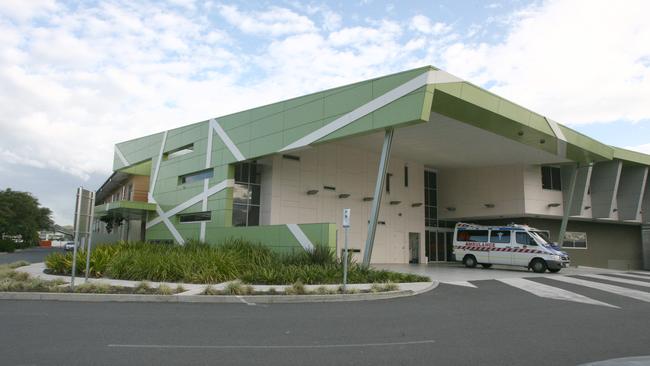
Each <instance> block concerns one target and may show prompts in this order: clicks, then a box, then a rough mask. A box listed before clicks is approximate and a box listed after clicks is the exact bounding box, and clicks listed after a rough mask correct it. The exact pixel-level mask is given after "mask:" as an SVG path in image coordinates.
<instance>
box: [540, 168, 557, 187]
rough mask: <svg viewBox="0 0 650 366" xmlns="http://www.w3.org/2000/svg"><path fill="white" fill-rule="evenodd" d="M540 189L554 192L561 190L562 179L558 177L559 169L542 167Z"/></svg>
mask: <svg viewBox="0 0 650 366" xmlns="http://www.w3.org/2000/svg"><path fill="white" fill-rule="evenodd" d="M542 188H543V189H551V190H554V191H561V190H562V178H561V176H560V168H557V167H552V166H543V167H542Z"/></svg>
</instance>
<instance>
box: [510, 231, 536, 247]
mask: <svg viewBox="0 0 650 366" xmlns="http://www.w3.org/2000/svg"><path fill="white" fill-rule="evenodd" d="M515 240H516V241H517V244H521V245H537V243H535V239H533V237H532V236H530V235H528V233H527V232H525V231H517V233H516V234H515Z"/></svg>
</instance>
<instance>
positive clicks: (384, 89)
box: [113, 66, 650, 248]
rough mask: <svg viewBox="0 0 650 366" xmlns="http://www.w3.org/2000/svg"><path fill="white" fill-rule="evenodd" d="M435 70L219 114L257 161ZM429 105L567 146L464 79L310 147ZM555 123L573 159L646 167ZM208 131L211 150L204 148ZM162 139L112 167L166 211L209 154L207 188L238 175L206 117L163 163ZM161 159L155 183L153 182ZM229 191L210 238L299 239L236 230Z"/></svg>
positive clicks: (420, 115)
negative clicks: (143, 182)
mask: <svg viewBox="0 0 650 366" xmlns="http://www.w3.org/2000/svg"><path fill="white" fill-rule="evenodd" d="M435 70H437V69H436V68H434V67H431V66H427V67H422V68H418V69H413V70H407V71H404V72H401V73H397V74H393V75H388V76H384V77H380V78H376V79H371V80H366V81H362V82H358V83H354V84H350V85H345V86H342V87H338V88H333V89H329V90H325V91H322V92H318V93H313V94H309V95H305V96H301V97H298V98H293V99H289V100H285V101H281V102H278V103H273V104H269V105H265V106H261V107H258V108H254V109H251V110H246V111H242V112H238V113H233V114H230V115H226V116H222V117H218V118H215V120H216V123H218V124H219V125H220V126H221V127H222V128H223V130H224V131H225V133H226V134H227V136H228V137H229V139H230V140H231V141H232V142H233V144H234V145H235V146H236V148H237V149H238V150H239V151H240V153H241V154H242V155H243V156H244V158H245V159H254V158H257V157H261V156H266V155H270V154H274V153H278V152H279V151H281V150H282V149H283V148H285V147H286V146H288V145H290V144H292V143H295V142H296V141H298V140H300V139H301V138H303V137H305V136H307V135H309V134H311V133H312V132H314V131H317V130H319V129H321V128H323V127H324V126H327V125H328V124H330V123H332V122H333V121H336V120H337V119H339V118H341V117H342V116H345V115H346V114H347V113H350V112H352V111H354V110H355V109H357V108H359V107H361V106H364V105H365V104H367V103H369V102H373V101H374V102H373V103H375V104H376V105H377V106H378V105H379V104H378V103H377V102H376V100H377V98H381V97H382V96H383V95H385V94H386V93H388V92H390V91H392V90H393V89H395V88H397V87H399V86H400V85H403V84H404V83H406V82H408V81H410V80H413V79H414V78H416V77H418V76H421V75H423V74H424V73H427V72H430V71H435ZM432 111H433V112H436V113H440V114H443V115H446V116H448V117H451V118H454V119H456V120H459V121H461V122H464V123H467V124H470V125H473V126H476V127H479V128H482V129H484V130H486V131H488V132H490V133H495V134H498V135H501V136H504V137H506V138H509V139H511V140H514V141H518V142H520V143H522V144H526V145H528V146H531V147H533V148H536V149H540V150H543V151H546V152H548V153H550V154H557V153H558V151H561V150H562V146H561V145H560V142H559V140H558V138H556V136H555V133H554V131H553V129H552V128H551V126H550V125H549V122H548V121H547V120H546V118H545V117H544V116H542V115H540V114H537V113H535V112H532V111H530V110H528V109H526V108H523V107H521V106H519V105H517V104H515V103H512V102H510V101H508V100H506V99H504V98H501V97H499V96H497V95H494V94H493V93H490V92H488V91H486V90H483V89H481V88H479V87H477V86H475V85H472V84H470V83H467V82H446V83H442V84H435V85H434V84H429V85H424V86H422V87H420V88H418V89H416V90H414V91H412V92H410V93H408V94H406V95H403V96H401V97H400V98H397V99H395V100H392V101H390V102H389V103H388V104H386V105H383V106H381V107H378V108H377V109H374V110H372V111H369V112H368V113H367V114H365V115H363V116H360V118H358V119H356V120H354V121H351V122H350V123H349V124H347V125H345V126H343V127H341V128H339V129H337V130H335V131H333V132H331V133H329V134H327V135H325V136H319V137H320V139H317V140H312V141H311V142H310V143H324V142H329V141H334V140H336V139H341V138H347V137H350V136H355V135H360V134H367V133H371V132H375V131H379V130H383V129H385V128H389V127H393V128H397V127H403V126H408V125H410V124H414V123H425V122H426V121H428V120H429V114H430V113H431V112H432ZM559 128H560V129H561V131H562V133H563V134H564V136H565V138H566V140H567V144H566V154H567V155H566V156H567V158H569V159H571V160H574V161H578V162H593V161H601V160H611V159H613V158H615V157H616V158H618V159H621V160H627V161H631V162H633V163H638V164H646V165H647V164H649V163H650V156H648V155H644V154H639V153H634V152H630V151H627V150H623V149H616V148H612V147H610V146H607V145H604V144H602V143H600V142H598V141H595V140H593V139H590V138H588V137H586V136H584V135H581V134H579V133H577V132H575V131H573V130H571V129H570V128H567V127H565V126H562V125H559ZM210 134H212V146H211V147H210V148H209V149H208V136H209V135H210ZM164 135H165V133H157V134H153V135H150V136H145V137H141V138H138V139H134V140H130V141H125V142H121V143H118V144H117V145H116V147H117V148H118V149H119V151H120V152H121V153H122V154H123V155H124V157H125V158H126V160H127V161H128V163H129V164H128V166H125V165H124V164H123V163H122V161H121V159H120V157H119V156H118V154H117V152H116V153H115V156H114V162H113V168H114V170H118V169H119V170H121V171H124V172H128V173H131V174H139V175H149V176H150V177H151V179H152V182H151V184H154V185H155V190H154V191H153V192H151V193H152V195H153V197H154V198H155V200H156V202H157V203H158V204H159V206H160V208H161V209H162V210H163V211H165V212H166V211H169V210H170V209H172V208H174V207H176V206H178V205H179V204H181V203H183V202H185V201H187V200H188V199H190V198H192V197H194V196H196V195H198V194H201V193H202V192H203V191H204V184H203V181H200V182H193V183H185V184H180V181H179V176H182V175H185V174H190V173H193V172H198V171H201V170H204V169H205V167H206V160H207V155H206V153H207V154H210V164H209V165H210V167H211V168H212V169H213V177H212V178H210V179H209V187H212V186H214V185H216V184H219V183H220V182H222V181H224V180H225V179H232V178H233V177H234V168H233V165H232V164H233V163H236V162H237V158H236V156H235V154H234V153H233V152H232V151H231V150H230V149H229V148H228V147H227V144H225V143H224V141H222V139H221V138H220V136H219V135H218V134H217V133H216V132H214V131H213V130H212V129H211V127H210V123H209V121H202V122H197V123H193V124H190V125H187V126H183V127H179V128H175V129H172V130H169V131H167V134H166V136H167V137H166V141H165V146H163V147H162V151H163V153H164V154H163V159H162V160H161V161H160V163H159V162H158V160H159V159H158V157H159V154H160V151H161V143H162V141H163V136H164ZM189 145H191V146H192V150H193V151H192V152H190V153H188V154H186V155H182V156H176V157H173V158H169V157H168V156H167V153H169V152H172V151H174V150H177V149H179V148H182V147H186V146H189ZM158 163H159V164H158ZM158 165H159V169H158V174H157V179H156V181H155V182H153V179H154V172H155V171H156V167H157V166H158ZM232 195H233V189H232V188H226V189H224V190H223V191H221V192H218V193H216V194H214V195H212V196H211V197H209V198H208V209H209V210H210V211H211V212H212V220H211V221H210V222H207V223H206V227H207V230H206V232H207V237H208V239H209V240H211V239H213V238H215V239H220V238H221V239H223V238H224V237H226V236H232V235H234V234H237V235H243V236H246V237H247V238H259V239H260V241H265V242H266V241H268V242H271V243H275V244H273V245H276V246H278V247H287V248H294V247H295V246H296V245H298V243H297V242H296V241H295V238H293V236H292V235H291V233H290V232H288V231H287V230H288V229H287V228H286V226H284V225H279V226H277V227H276V226H274V227H266V226H265V227H257V228H256V227H249V228H232V227H231V224H232ZM201 206H202V205H201V204H200V203H197V204H194V205H192V206H191V207H190V208H188V209H186V210H184V211H183V212H195V211H200V210H202V207H201ZM155 216H156V214H155V213H153V212H151V211H149V219H150V220H151V219H152V218H154V217H155ZM170 222H171V223H172V224H173V225H174V227H175V228H176V230H178V231H179V233H180V234H181V236H183V237H184V238H190V237H191V238H195V237H197V236H198V235H199V227H200V225H198V224H185V223H183V224H180V223H179V222H178V221H177V219H175V218H173V217H172V218H170ZM313 225H316V226H304V225H301V228H303V229H304V230H306V233H307V232H309V233H308V234H307V235H308V236H309V237H310V238H312V237H313V238H314V239H313V240H316V241H323V240H324V241H326V242H328V243H329V242H331V241H332V240H334V239H332V238H333V237H335V234H336V228H335V227H333V226H322V225H331V224H313ZM262 228H263V229H262ZM332 230H334V231H332ZM147 238H148V239H151V240H168V239H171V238H172V235H171V233H170V231H169V229H168V228H167V227H166V226H165V224H164V223H160V224H157V225H155V226H153V227H151V228H150V229H148V230H147ZM262 239H263V240H262Z"/></svg>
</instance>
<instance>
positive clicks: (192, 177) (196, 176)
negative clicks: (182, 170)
mask: <svg viewBox="0 0 650 366" xmlns="http://www.w3.org/2000/svg"><path fill="white" fill-rule="evenodd" d="M213 175H214V169H206V170H201V171H198V172H194V173H190V174H185V175H181V176H180V177H178V185H181V184H187V183H192V182H199V181H202V180H204V179H209V178H212V176H213Z"/></svg>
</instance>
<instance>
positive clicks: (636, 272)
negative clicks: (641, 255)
mask: <svg viewBox="0 0 650 366" xmlns="http://www.w3.org/2000/svg"><path fill="white" fill-rule="evenodd" d="M630 273H634V274H638V275H643V276H646V277H650V272H649V271H630Z"/></svg>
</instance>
